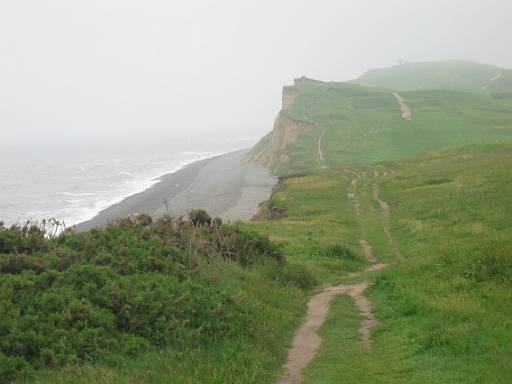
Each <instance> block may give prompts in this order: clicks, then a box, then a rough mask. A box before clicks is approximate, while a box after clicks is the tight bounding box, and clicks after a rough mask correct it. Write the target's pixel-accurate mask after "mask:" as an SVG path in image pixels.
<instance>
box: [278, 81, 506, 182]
mask: <svg viewBox="0 0 512 384" xmlns="http://www.w3.org/2000/svg"><path fill="white" fill-rule="evenodd" d="M295 88H296V89H297V90H298V91H299V96H297V98H296V99H295V101H294V103H293V105H292V106H291V107H290V108H289V109H288V110H287V113H288V114H289V115H291V116H292V117H294V118H296V119H300V120H305V121H308V122H312V123H314V124H315V125H316V127H317V129H315V130H313V131H311V132H308V133H307V134H305V135H303V136H302V137H301V139H300V140H299V141H298V142H296V143H294V144H292V145H290V146H289V147H288V148H287V154H288V156H289V161H288V162H286V163H284V164H279V166H278V167H277V168H275V169H276V170H277V174H279V175H290V174H301V173H304V172H311V171H313V170H315V169H318V168H319V167H322V166H328V167H338V166H350V165H367V164H371V163H373V162H376V161H383V160H389V159H398V158H401V157H404V156H411V155H414V154H419V153H423V152H425V151H427V150H431V149H436V148H440V147H444V146H447V145H465V144H471V143H477V142H487V143H495V142H500V141H506V140H510V139H511V138H512V104H511V100H512V98H504V99H497V98H495V97H493V96H492V95H489V94H486V93H471V92H462V91H448V90H431V91H428V90H420V91H411V92H403V93H401V95H402V96H403V97H404V98H405V99H406V101H407V103H408V104H409V107H410V108H411V110H412V114H413V118H412V120H411V121H406V120H404V119H402V118H401V116H400V107H399V105H398V103H397V101H396V100H395V98H394V97H393V95H392V94H391V91H388V90H383V89H377V88H367V87H361V86H358V85H352V84H347V83H309V82H306V83H298V84H296V85H295ZM323 131H325V134H324V135H323V138H322V140H321V142H320V147H321V150H322V151H323V152H324V154H325V162H321V161H319V159H318V153H317V150H318V141H319V138H320V136H321V135H322V132H323Z"/></svg>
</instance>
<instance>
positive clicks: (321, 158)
mask: <svg viewBox="0 0 512 384" xmlns="http://www.w3.org/2000/svg"><path fill="white" fill-rule="evenodd" d="M324 135H325V128H324V129H323V130H322V133H321V134H320V137H319V138H318V141H317V151H316V154H317V156H318V162H319V163H324V162H325V155H324V152H323V151H322V140H323V138H324Z"/></svg>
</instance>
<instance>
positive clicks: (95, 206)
mask: <svg viewBox="0 0 512 384" xmlns="http://www.w3.org/2000/svg"><path fill="white" fill-rule="evenodd" d="M180 153H181V154H187V155H188V156H190V157H188V158H186V159H183V160H181V161H178V162H177V163H174V164H173V165H172V166H170V167H163V168H159V169H155V170H153V171H152V172H150V173H148V174H146V176H145V177H143V178H139V179H137V180H131V181H130V182H128V183H126V184H125V187H124V188H122V190H119V192H118V193H116V195H115V196H108V197H104V198H99V199H94V200H90V201H89V203H88V204H87V205H86V204H84V205H83V206H82V207H75V208H68V211H67V214H66V215H65V216H66V217H63V218H62V219H63V220H65V222H66V224H67V225H68V226H69V225H76V224H79V223H83V222H85V221H88V220H91V219H93V218H94V217H96V216H97V215H98V214H99V213H100V212H102V211H103V210H105V209H107V208H108V207H111V206H112V205H115V204H118V203H120V202H121V201H123V200H124V199H126V198H128V197H130V196H132V195H135V194H137V193H141V192H144V191H146V190H148V189H150V188H151V187H153V186H154V185H155V184H157V183H159V182H160V181H161V178H162V177H163V176H165V175H169V174H172V173H176V172H178V171H180V170H181V169H183V168H185V167H186V166H187V165H189V164H192V163H195V162H196V161H201V160H205V159H209V158H212V157H215V156H219V155H222V154H225V153H226V152H204V151H203V152H198V151H183V152H180ZM107 194H108V192H107ZM83 195H85V194H83ZM102 195H103V196H105V195H104V194H102ZM95 196H97V197H98V196H101V195H100V194H95Z"/></svg>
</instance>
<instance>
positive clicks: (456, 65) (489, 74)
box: [354, 60, 512, 92]
mask: <svg viewBox="0 0 512 384" xmlns="http://www.w3.org/2000/svg"><path fill="white" fill-rule="evenodd" d="M354 83H356V84H360V85H366V86H374V87H383V88H390V89H396V90H399V91H406V90H407V91H408V90H418V89H457V90H473V91H487V92H510V91H512V71H511V70H510V69H503V68H498V67H495V66H493V65H488V64H480V63H475V62H472V61H466V60H447V61H433V62H425V63H404V64H400V65H395V66H392V67H388V68H378V69H371V70H369V71H367V72H366V73H365V74H363V75H362V76H361V77H360V78H359V79H357V80H355V81H354Z"/></svg>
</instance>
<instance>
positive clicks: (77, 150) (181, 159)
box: [0, 137, 258, 226]
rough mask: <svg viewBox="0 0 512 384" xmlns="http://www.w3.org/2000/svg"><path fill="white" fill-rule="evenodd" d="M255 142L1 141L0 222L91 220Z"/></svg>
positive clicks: (75, 139)
mask: <svg viewBox="0 0 512 384" xmlns="http://www.w3.org/2000/svg"><path fill="white" fill-rule="evenodd" d="M257 140H258V138H257V137H240V138H232V139H230V140H228V141H226V140H225V138H224V139H222V140H221V139H218V140H215V139H208V140H204V139H203V140H192V139H181V140H180V139H164V138H152V139H150V138H146V139H145V138H139V139H133V138H132V139H125V138H121V139H120V138H110V139H101V140H100V139H93V138H87V139H85V138H82V139H77V138H60V139H58V140H52V141H50V140H44V139H43V140H41V139H39V140H35V139H32V140H31V141H30V139H23V140H20V139H12V140H9V139H7V140H6V139H3V140H2V141H1V142H0V221H3V222H4V223H5V225H11V224H15V223H19V224H23V223H24V222H26V220H28V219H31V220H42V219H50V218H55V219H57V220H63V221H64V222H65V223H66V225H67V226H71V225H74V224H78V223H80V222H82V221H85V220H89V219H91V218H93V217H94V216H95V215H96V214H97V213H99V212H100V211H101V210H103V209H105V208H107V207H108V206H110V205H113V204H115V203H117V202H119V201H121V200H122V199H124V198H125V197H128V196H130V195H132V194H134V193H138V192H142V191H144V190H146V189H148V188H150V187H151V186H152V185H154V184H155V183H157V182H158V178H159V177H160V176H162V175H165V174H168V173H172V172H175V171H177V170H179V169H181V168H183V167H184V166H186V165H187V164H190V163H192V162H194V161H198V160H201V159H205V158H209V157H213V156H215V155H218V154H221V153H226V152H231V151H234V150H237V149H243V148H249V147H251V146H252V145H253V144H254V143H255V142H256V141H257Z"/></svg>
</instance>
